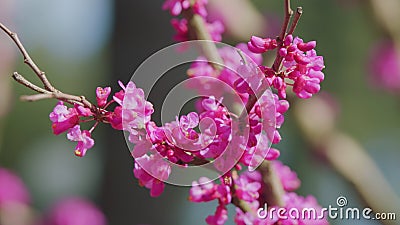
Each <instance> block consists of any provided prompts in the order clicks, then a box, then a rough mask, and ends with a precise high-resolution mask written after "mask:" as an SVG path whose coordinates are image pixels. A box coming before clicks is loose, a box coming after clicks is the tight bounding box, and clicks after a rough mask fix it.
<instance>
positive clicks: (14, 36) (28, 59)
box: [0, 23, 56, 92]
mask: <svg viewBox="0 0 400 225" xmlns="http://www.w3.org/2000/svg"><path fill="white" fill-rule="evenodd" d="M0 28H1V29H2V30H3V31H4V32H5V33H6V34H7V35H8V36H10V38H11V39H12V40H13V41H14V43H15V44H16V45H17V47H18V49H19V51H20V52H21V54H22V56H23V57H24V63H26V64H27V65H28V66H29V67H30V68H31V69H32V70H33V72H35V74H36V75H37V76H38V77H39V79H40V80H41V81H42V83H43V85H44V87H45V89H46V90H48V91H52V92H54V91H56V89H55V88H54V87H53V85H51V83H50V82H49V80H48V79H47V77H46V75H45V73H44V72H43V71H41V70H40V69H39V67H38V66H37V65H36V64H35V62H34V61H33V60H32V58H31V57H30V55H29V53H28V52H27V51H26V49H25V47H24V46H23V45H22V43H21V41H20V40H19V38H18V35H17V34H16V33H14V32H12V31H11V30H10V29H8V28H7V27H6V26H4V25H3V24H2V23H0Z"/></svg>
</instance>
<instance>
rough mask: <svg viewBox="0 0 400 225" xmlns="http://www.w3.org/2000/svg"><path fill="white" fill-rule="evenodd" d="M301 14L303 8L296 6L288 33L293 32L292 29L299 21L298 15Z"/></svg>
mask: <svg viewBox="0 0 400 225" xmlns="http://www.w3.org/2000/svg"><path fill="white" fill-rule="evenodd" d="M302 14H303V8H301V7H297V10H296V14H295V15H294V18H293V22H292V25H291V26H290V28H289V31H288V35H289V34H293V32H294V30H295V29H296V27H297V24H298V23H299V20H300V17H301V15H302Z"/></svg>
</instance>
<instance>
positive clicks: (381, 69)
mask: <svg viewBox="0 0 400 225" xmlns="http://www.w3.org/2000/svg"><path fill="white" fill-rule="evenodd" d="M369 69H370V74H371V77H370V83H371V85H372V86H373V87H379V88H382V89H384V90H386V91H389V92H392V93H397V94H399V93H400V53H399V52H398V51H397V50H396V47H395V46H394V44H393V43H392V42H380V43H378V44H377V45H376V46H375V47H374V49H373V50H372V52H371V55H370V62H369Z"/></svg>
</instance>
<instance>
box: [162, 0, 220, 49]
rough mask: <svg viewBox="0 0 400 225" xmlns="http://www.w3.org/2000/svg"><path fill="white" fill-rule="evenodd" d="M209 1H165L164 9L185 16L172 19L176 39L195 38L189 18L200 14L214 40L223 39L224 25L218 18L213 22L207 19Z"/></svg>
mask: <svg viewBox="0 0 400 225" xmlns="http://www.w3.org/2000/svg"><path fill="white" fill-rule="evenodd" d="M207 3H208V1H207V0H195V1H193V3H191V1H189V0H166V1H165V2H164V4H163V10H168V11H169V12H170V13H171V15H173V16H179V15H181V14H182V15H183V18H180V19H178V18H174V19H172V20H171V24H172V27H173V28H174V29H175V31H176V34H175V36H174V39H175V40H176V41H188V40H191V39H193V37H192V36H191V31H190V29H191V28H190V25H189V20H190V18H191V17H192V15H199V16H200V17H202V18H203V20H204V23H205V26H206V29H207V30H208V32H209V34H210V36H211V39H212V40H214V41H221V40H222V36H221V34H222V33H223V32H224V26H223V24H222V23H221V22H220V21H218V20H216V21H212V22H209V21H207V15H208V13H207V10H206V5H207ZM191 14H192V15H191ZM192 33H193V32H192Z"/></svg>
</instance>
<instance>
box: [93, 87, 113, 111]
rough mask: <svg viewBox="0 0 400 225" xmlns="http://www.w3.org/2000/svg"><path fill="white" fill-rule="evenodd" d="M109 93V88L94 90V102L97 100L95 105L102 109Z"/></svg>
mask: <svg viewBox="0 0 400 225" xmlns="http://www.w3.org/2000/svg"><path fill="white" fill-rule="evenodd" d="M110 93H111V88H110V87H105V88H101V87H97V88H96V100H97V105H98V106H99V107H100V108H102V107H104V106H105V105H106V104H107V98H108V96H109V95H110Z"/></svg>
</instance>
